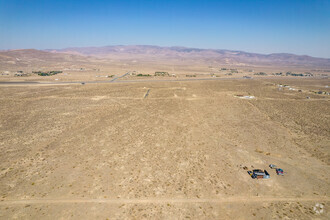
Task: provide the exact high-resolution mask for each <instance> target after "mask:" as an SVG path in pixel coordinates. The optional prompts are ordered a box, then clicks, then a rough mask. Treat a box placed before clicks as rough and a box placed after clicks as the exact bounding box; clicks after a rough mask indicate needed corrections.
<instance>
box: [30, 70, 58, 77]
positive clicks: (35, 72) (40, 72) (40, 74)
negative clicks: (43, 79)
mask: <svg viewBox="0 0 330 220" xmlns="http://www.w3.org/2000/svg"><path fill="white" fill-rule="evenodd" d="M32 73H34V74H38V75H39V76H53V75H56V74H59V73H62V71H48V72H42V71H33V72H32Z"/></svg>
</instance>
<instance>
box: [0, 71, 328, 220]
mask: <svg viewBox="0 0 330 220" xmlns="http://www.w3.org/2000/svg"><path fill="white" fill-rule="evenodd" d="M125 72H126V71H122V73H120V74H118V75H121V74H124V73H125ZM51 77H57V76H51ZM48 79H49V78H48ZM129 79H130V78H126V77H123V78H120V79H117V80H115V81H113V82H111V83H86V84H84V85H82V84H79V83H75V84H74V83H67V84H60V83H59V84H21V85H20V84H12V85H8V84H0V134H1V135H0V149H1V152H2V153H1V154H0V159H1V160H0V161H1V163H0V218H1V219H282V218H283V219H329V218H330V214H329V212H330V209H329V205H330V198H329V190H330V180H329V165H330V157H329V153H330V148H329V143H330V136H329V131H330V127H329V126H330V121H329V95H326V94H317V93H315V91H323V92H330V89H329V87H328V85H329V83H330V81H329V79H320V78H299V77H298V78H297V77H293V78H292V77H277V78H271V77H269V78H266V77H264V78H263V77H260V78H253V79H223V80H222V79H217V80H216V79H214V80H211V79H210V80H205V81H203V80H191V81H161V80H160V81H147V80H144V81H141V82H138V81H134V80H132V79H134V77H133V78H132V79H131V80H129ZM5 80H6V79H5V78H2V81H5ZM34 80H37V79H34ZM107 80H111V79H107ZM68 81H69V80H68ZM299 90H301V91H299ZM242 95H243V98H242ZM244 96H253V98H251V99H244ZM306 97H309V98H306ZM269 164H275V165H277V166H278V167H280V168H282V169H283V170H284V176H278V175H276V173H275V170H272V169H270V168H269V167H268V165H269ZM257 168H259V169H266V170H267V171H268V172H269V173H270V179H252V178H251V177H250V175H249V174H248V173H247V170H252V169H257Z"/></svg>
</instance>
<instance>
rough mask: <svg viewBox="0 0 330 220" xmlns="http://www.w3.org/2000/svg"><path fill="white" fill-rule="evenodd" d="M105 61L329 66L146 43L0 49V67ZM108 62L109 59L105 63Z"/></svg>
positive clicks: (288, 57) (306, 59) (281, 56)
mask: <svg viewBox="0 0 330 220" xmlns="http://www.w3.org/2000/svg"><path fill="white" fill-rule="evenodd" d="M108 60H112V61H114V60H120V61H124V62H126V61H134V62H135V61H139V62H141V63H143V62H149V63H150V62H155V63H156V62H161V63H163V64H177V65H180V64H185V65H190V64H201V65H233V66H241V67H250V66H261V67H262V66H264V67H291V68H306V69H307V68H309V69H310V68H320V69H330V59H327V58H316V57H311V56H306V55H303V56H301V55H295V54H288V53H273V54H258V53H248V52H243V51H233V50H217V49H198V48H187V47H160V46H148V45H132V46H121V45H119V46H105V47H72V48H65V49H49V50H43V51H42V50H34V49H25V50H8V51H0V66H2V67H4V66H6V67H15V66H22V67H24V66H29V67H32V66H33V65H42V66H47V65H59V64H61V63H62V64H64V63H77V62H78V63H88V62H107V61H108ZM107 63H109V62H107Z"/></svg>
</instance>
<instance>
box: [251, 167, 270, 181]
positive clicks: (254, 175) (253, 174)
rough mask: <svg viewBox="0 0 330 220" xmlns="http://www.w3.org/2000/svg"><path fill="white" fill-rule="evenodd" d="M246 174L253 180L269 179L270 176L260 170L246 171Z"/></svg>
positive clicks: (265, 171)
mask: <svg viewBox="0 0 330 220" xmlns="http://www.w3.org/2000/svg"><path fill="white" fill-rule="evenodd" d="M248 174H250V176H251V177H252V178H253V179H269V178H270V175H269V173H268V172H267V170H264V171H262V170H260V169H255V170H252V171H248Z"/></svg>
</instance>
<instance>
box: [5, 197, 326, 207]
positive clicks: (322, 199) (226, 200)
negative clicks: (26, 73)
mask: <svg viewBox="0 0 330 220" xmlns="http://www.w3.org/2000/svg"><path fill="white" fill-rule="evenodd" d="M329 201H330V198H328V197H305V198H294V197H291V198H290V197H282V198H281V197H277V198H274V197H268V198H267V197H266V198H263V197H228V198H222V199H174V198H146V199H22V200H5V201H1V202H0V205H19V204H37V203H40V204H47V203H111V204H123V203H134V204H141V203H152V204H162V203H164V204H167V203H259V202H329Z"/></svg>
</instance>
